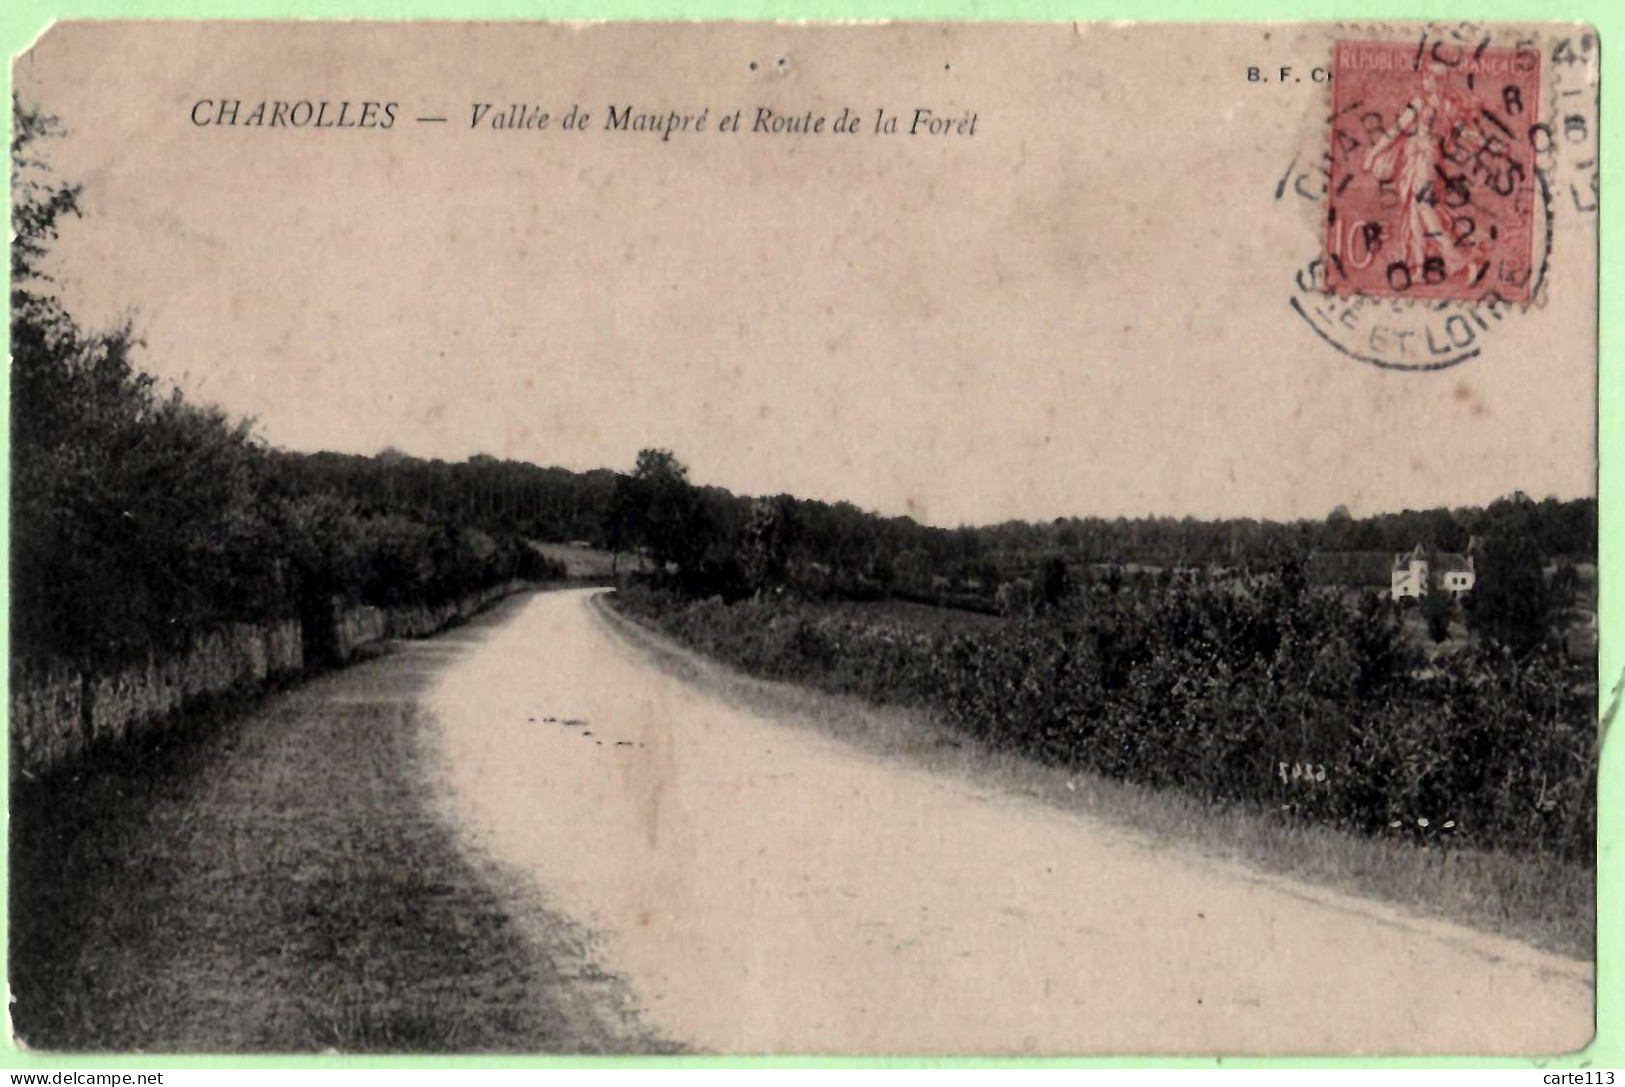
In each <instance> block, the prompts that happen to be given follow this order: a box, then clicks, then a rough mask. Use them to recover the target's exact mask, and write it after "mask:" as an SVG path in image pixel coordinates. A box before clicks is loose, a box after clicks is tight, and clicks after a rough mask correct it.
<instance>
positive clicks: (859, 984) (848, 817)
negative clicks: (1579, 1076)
mask: <svg viewBox="0 0 1625 1087" xmlns="http://www.w3.org/2000/svg"><path fill="white" fill-rule="evenodd" d="M591 595H592V591H582V592H569V593H553V594H545V595H538V596H535V597H533V598H531V599H530V600H529V601H528V602H526V603H525V604H524V605H523V606H522V607H520V608H518V609H517V610H516V612H515V614H514V615H513V617H512V618H511V619H510V620H508V621H507V622H506V623H505V624H503V625H502V626H501V627H500V628H499V629H497V630H495V631H494V633H492V634H491V635H490V637H489V638H488V639H487V640H485V641H484V642H483V643H482V644H481V645H480V646H479V647H478V649H477V650H476V651H474V652H471V653H468V654H467V655H465V656H462V657H461V658H459V659H458V660H457V661H456V662H455V663H454V664H453V665H452V666H451V667H450V668H449V669H447V670H446V671H444V672H443V673H441V674H440V676H439V679H438V681H437V683H436V684H435V686H434V687H433V688H432V690H431V691H430V693H429V694H428V696H427V698H428V704H429V706H430V708H431V709H432V710H433V714H434V717H435V719H436V720H437V721H438V724H439V734H438V744H439V749H440V755H441V760H442V761H441V772H442V774H443V776H444V780H443V782H442V784H444V785H446V786H447V787H448V788H447V791H446V795H447V796H448V797H449V799H448V804H449V805H450V806H451V808H452V809H453V812H454V815H455V818H456V820H457V821H458V823H459V824H460V825H461V827H462V828H463V829H464V831H465V833H466V835H467V838H468V840H469V841H470V842H471V843H477V845H478V847H479V848H481V849H483V850H485V851H488V852H489V854H490V855H491V856H492V857H494V858H495V859H496V860H498V861H500V862H502V863H504V864H506V865H508V866H511V868H512V869H514V870H516V871H518V872H521V873H523V874H524V875H525V876H527V877H528V878H529V879H530V880H532V881H534V885H535V888H536V889H537V890H538V891H539V892H540V894H541V895H542V896H543V898H544V899H545V900H546V901H547V902H548V903H549V904H550V905H552V906H553V907H555V908H557V909H558V910H560V911H561V912H563V913H564V914H566V915H568V916H570V917H572V918H574V919H575V920H576V921H578V922H580V923H581V924H583V925H585V926H586V927H587V928H588V929H590V930H592V931H594V932H596V933H597V934H598V936H599V942H598V943H597V945H596V946H595V948H594V955H595V957H596V958H597V960H598V961H599V963H600V964H601V965H602V966H603V967H604V968H606V969H608V970H611V971H613V972H615V973H618V974H620V975H622V976H623V977H624V978H625V979H626V981H627V982H628V983H629V984H630V986H631V989H632V991H633V993H634V994H635V996H636V998H637V1000H638V1002H639V1003H640V1004H641V1005H642V1007H643V1009H644V1014H645V1017H646V1018H647V1020H648V1022H649V1023H650V1024H651V1025H652V1026H653V1027H655V1028H656V1029H658V1030H659V1031H661V1032H662V1033H663V1034H665V1035H666V1036H668V1037H670V1038H673V1039H675V1040H677V1041H679V1042H681V1043H684V1044H686V1045H689V1046H692V1047H694V1048H696V1049H699V1050H711V1051H729V1052H799V1053H810V1052H829V1051H835V1052H849V1053H998V1052H1022V1051H1026V1052H1032V1053H1080V1054H1099V1053H1167V1052H1186V1053H1236V1052H1255V1053H1256V1052H1268V1053H1308V1052H1409V1053H1422V1052H1434V1053H1473V1052H1480V1053H1491V1052H1530V1051H1561V1050H1567V1049H1572V1048H1575V1047H1578V1046H1580V1045H1582V1044H1584V1043H1585V1042H1586V1040H1587V1039H1589V1037H1590V1035H1591V1018H1592V1013H1591V1005H1592V993H1591V969H1590V967H1589V966H1586V965H1583V964H1580V963H1576V962H1573V961H1571V960H1568V959H1563V958H1559V957H1555V956H1550V955H1546V954H1542V953H1539V952H1536V951H1533V950H1530V949H1528V948H1525V947H1523V946H1522V945H1519V944H1516V943H1513V942H1510V941H1505V940H1499V939H1496V938H1494V937H1490V936H1486V935H1483V934H1480V933H1477V932H1473V931H1470V930H1466V929H1459V928H1455V927H1452V926H1448V925H1443V924H1438V923H1432V922H1426V921H1419V920H1416V919H1411V918H1407V917H1405V916H1403V915H1401V914H1400V913H1399V912H1397V911H1394V910H1390V909H1388V908H1385V907H1382V906H1378V905H1374V904H1372V903H1369V902H1364V901H1361V900H1355V899H1350V898H1344V897H1340V896H1338V895H1336V894H1333V893H1330V892H1326V891H1322V890H1318V889H1312V888H1309V887H1305V886H1302V885H1298V884H1294V883H1290V882H1287V881H1284V880H1280V879H1274V878H1266V877H1261V876H1257V875H1254V874H1251V873H1249V872H1247V871H1244V870H1242V869H1239V868H1234V867H1229V866H1224V865H1219V864H1216V863H1213V862H1209V861H1207V860H1204V859H1202V858H1201V857H1199V856H1195V855H1193V854H1191V853H1188V852H1186V851H1184V850H1182V849H1181V848H1179V847H1178V846H1173V845H1168V846H1159V845H1156V844H1153V843H1148V842H1146V841H1143V840H1138V839H1135V838H1133V837H1130V836H1129V835H1128V834H1126V833H1124V832H1122V831H1118V830H1115V829H1113V828H1111V827H1109V826H1106V825H1103V824H1100V823H1098V822H1094V821H1090V820H1086V819H1083V818H1079V817H1077V816H1075V815H1070V814H1064V813H1060V812H1057V811H1054V810H1051V809H1047V808H1045V807H1043V806H1041V805H1038V804H1035V803H1033V802H1030V801H1024V800H1020V799H1017V798H1014V797H1010V796H1007V795H1004V794H1002V793H998V792H995V791H992V790H983V789H979V788H978V787H976V786H975V785H972V784H968V783H967V782H965V781H963V780H959V779H954V778H948V777H941V776H933V775H930V774H927V773H925V772H923V771H918V770H914V769H911V768H909V767H908V766H907V765H905V764H902V763H900V762H898V761H894V760H882V759H879V758H876V757H872V756H868V755H864V754H861V753H859V752H856V751H854V750H852V749H850V748H847V747H845V746H842V745H840V744H838V743H837V742H835V741H833V740H830V739H828V738H826V737H824V736H821V735H819V734H818V733H816V732H815V731H811V730H808V729H805V728H798V727H795V726H794V725H793V724H792V723H787V722H783V721H774V720H768V719H764V718H763V717H760V716H757V715H755V714H753V713H751V712H749V711H746V710H743V709H740V708H737V707H734V706H730V705H728V704H726V703H724V702H722V701H720V700H719V699H717V698H715V697H713V696H712V695H710V694H708V693H707V692H706V691H704V690H703V689H701V688H700V687H698V686H695V685H693V684H690V683H687V682H684V681H681V680H679V679H676V678H674V677H673V676H671V675H669V674H668V673H666V672H664V671H662V670H660V668H659V667H658V666H657V665H656V664H655V663H654V662H653V661H652V660H650V659H649V658H648V657H647V655H646V654H645V653H644V651H643V650H641V649H639V648H637V647H635V646H634V645H632V644H631V643H629V642H628V641H627V640H626V639H625V638H624V637H623V636H622V635H621V634H619V633H618V632H616V631H615V630H614V629H612V628H611V626H610V624H609V623H608V622H607V621H606V620H605V619H604V618H603V617H602V616H600V615H599V614H598V613H597V611H596V609H595V608H594V606H593V605H592V604H591V602H590V596H591Z"/></svg>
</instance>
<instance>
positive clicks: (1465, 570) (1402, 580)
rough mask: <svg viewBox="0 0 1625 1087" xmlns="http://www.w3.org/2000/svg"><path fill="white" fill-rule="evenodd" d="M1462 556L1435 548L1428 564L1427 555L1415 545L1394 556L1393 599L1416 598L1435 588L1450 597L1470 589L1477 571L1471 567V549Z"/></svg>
mask: <svg viewBox="0 0 1625 1087" xmlns="http://www.w3.org/2000/svg"><path fill="white" fill-rule="evenodd" d="M1467 551H1468V553H1467V554H1465V555H1460V554H1457V553H1456V552H1454V551H1438V552H1435V553H1434V555H1433V562H1432V565H1431V566H1430V565H1429V563H1428V554H1427V552H1426V551H1424V550H1422V545H1421V544H1417V545H1416V546H1415V547H1414V548H1412V549H1411V550H1410V551H1408V552H1406V553H1404V554H1400V555H1395V556H1394V569H1393V594H1394V599H1395V600H1403V599H1405V598H1406V597H1412V598H1416V599H1420V598H1421V597H1424V596H1426V595H1427V594H1428V591H1429V590H1430V589H1439V590H1441V591H1443V592H1448V593H1449V594H1450V595H1452V596H1460V595H1461V594H1462V593H1465V592H1470V591H1471V590H1472V587H1473V584H1474V583H1475V582H1476V581H1477V580H1478V574H1477V572H1476V571H1475V570H1474V569H1473V556H1472V548H1471V547H1469V548H1468V549H1467Z"/></svg>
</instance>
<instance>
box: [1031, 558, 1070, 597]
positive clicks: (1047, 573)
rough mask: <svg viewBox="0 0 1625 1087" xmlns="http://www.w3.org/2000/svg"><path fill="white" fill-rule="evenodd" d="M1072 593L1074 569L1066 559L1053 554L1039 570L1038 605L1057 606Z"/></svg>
mask: <svg viewBox="0 0 1625 1087" xmlns="http://www.w3.org/2000/svg"><path fill="white" fill-rule="evenodd" d="M1071 595H1072V571H1071V570H1070V569H1068V568H1067V565H1066V560H1065V559H1064V558H1062V557H1061V556H1059V555H1051V556H1050V557H1049V558H1047V559H1045V560H1044V564H1043V566H1041V567H1039V570H1038V607H1040V608H1057V607H1060V605H1061V604H1062V603H1064V602H1065V601H1066V598H1067V597H1069V596H1071Z"/></svg>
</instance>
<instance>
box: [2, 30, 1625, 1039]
mask: <svg viewBox="0 0 1625 1087" xmlns="http://www.w3.org/2000/svg"><path fill="white" fill-rule="evenodd" d="M72 18H87V19H111V18H124V19H127V18H168V19H198V18H283V19H286V18H325V19H340V18H344V19H358V18H366V19H391V20H393V19H424V18H433V19H646V20H647V19H709V20H717V19H871V20H872V19H954V20H1022V21H1027V20H1060V21H1065V20H1072V19H1078V20H1091V19H1155V20H1169V21H1221V20H1222V21H1235V20H1249V21H1258V20H1300V19H1317V20H1336V19H1361V20H1373V19H1392V20H1418V19H1436V20H1474V21H1483V20H1507V21H1526V22H1532V21H1546V20H1555V19H1562V20H1573V21H1576V22H1579V21H1584V22H1588V23H1590V24H1591V25H1592V26H1593V27H1594V28H1595V29H1596V30H1597V32H1598V33H1599V34H1600V36H1601V41H1602V42H1603V43H1605V44H1606V45H1608V46H1610V47H1612V46H1615V45H1617V39H1616V35H1617V34H1619V33H1621V32H1622V31H1625V5H1621V4H1618V3H1616V2H1615V0H1578V2H1571V3H1568V4H1563V5H1553V4H1550V3H1540V2H1538V0H1476V2H1461V0H1432V2H1430V3H1427V4H1417V3H1406V2H1395V0H1341V2H1337V0H1229V2H1228V3H1222V4H1221V3H1215V2H1213V0H1208V2H1206V3H1202V2H1198V0H1151V2H1142V3H1138V4H1136V3H1130V2H1126V0H1072V2H1070V3H1060V2H1056V0H1037V2H1027V3H1022V2H1020V0H756V2H755V3H751V2H749V0H602V2H599V3H587V2H584V0H533V2H530V3H525V2H519V0H302V2H301V0H280V2H279V0H62V2H59V3H49V2H47V0H21V2H16V0H13V2H11V3H9V4H7V5H6V6H5V9H4V10H3V11H0V47H3V52H4V54H5V56H6V57H8V58H9V57H13V56H15V55H16V54H17V53H19V52H22V51H23V50H25V49H26V48H27V47H28V44H29V43H30V42H31V41H32V40H33V39H34V38H35V37H37V36H38V34H39V32H40V31H41V30H42V29H43V28H44V27H45V26H47V25H48V24H49V23H50V22H51V21H52V20H53V19H72ZM1609 51H1610V50H1609V49H1608V48H1605V49H1604V51H1603V57H1604V63H1605V64H1606V62H1607V57H1608V55H1609ZM1606 74H1607V73H1606V72H1605V75H1606ZM0 78H3V79H4V81H5V84H6V88H7V94H8V96H9V93H10V79H11V72H10V65H9V63H8V64H7V65H6V69H5V73H4V75H3V76H0ZM1620 88H1621V81H1620V80H1619V79H1617V78H1604V79H1603V81H1602V95H1603V102H1602V106H1601V119H1602V128H1603V135H1602V137H1601V140H1600V144H1599V147H1600V149H1601V152H1602V154H1603V155H1604V156H1605V159H1604V169H1605V173H1606V163H1607V162H1610V161H1612V149H1613V147H1614V143H1615V141H1616V140H1617V139H1625V136H1621V135H1620V132H1615V131H1614V129H1617V128H1619V125H1618V124H1617V123H1610V122H1611V121H1612V120H1613V119H1614V118H1616V117H1620V116H1625V113H1622V110H1625V103H1622V102H1621V93H1620ZM1620 131H1621V132H1625V129H1621V130H1620ZM1607 195H1608V192H1607V191H1606V186H1605V193H1604V197H1605V198H1604V199H1603V200H1602V201H1601V202H1600V203H1601V206H1600V218H1599V223H1598V227H1599V231H1600V238H1601V239H1602V249H1601V261H1600V264H1601V272H1602V284H1601V290H1600V294H1599V298H1600V299H1601V300H1602V302H1603V304H1602V305H1601V306H1600V307H1599V309H1600V311H1601V312H1600V314H1599V320H1600V322H1601V327H1600V356H1599V358H1600V371H1601V372H1600V375H1599V382H1600V386H1599V395H1598V405H1599V419H1598V424H1599V426H1598V436H1599V455H1600V459H1601V464H1600V472H1599V480H1598V497H1599V501H1600V506H1601V510H1600V518H1601V531H1602V539H1601V541H1600V544H1599V554H1598V561H1599V567H1600V570H1601V574H1600V577H1599V586H1600V598H1599V602H1598V622H1599V628H1600V630H1601V631H1602V640H1601V647H1600V653H1599V657H1598V663H1599V666H1600V675H1601V683H1600V685H1599V686H1600V693H1599V697H1600V699H1601V701H1602V702H1603V703H1604V704H1605V705H1606V704H1608V703H1609V702H1610V701H1611V699H1612V696H1613V690H1614V687H1615V685H1616V684H1617V683H1618V682H1619V680H1620V678H1621V663H1622V662H1621V656H1622V653H1621V643H1620V642H1616V641H1615V640H1614V636H1615V635H1616V634H1617V635H1622V636H1625V616H1622V615H1621V605H1620V594H1619V593H1617V592H1615V591H1613V590H1614V586H1615V582H1614V580H1613V576H1614V573H1615V572H1616V571H1618V570H1620V569H1622V565H1621V564H1622V562H1625V529H1622V526H1621V516H1622V513H1625V511H1622V510H1621V508H1620V499H1621V497H1622V495H1621V492H1620V474H1621V460H1622V458H1625V440H1621V433H1620V422H1621V418H1620V413H1621V410H1622V408H1625V404H1622V402H1621V395H1620V394H1621V386H1622V384H1625V358H1622V350H1625V313H1621V312H1620V311H1619V310H1618V309H1614V310H1613V311H1612V312H1611V311H1610V307H1609V305H1608V304H1607V303H1608V299H1610V298H1619V297H1621V293H1620V292H1621V285H1622V280H1625V250H1622V248H1621V246H1620V244H1619V239H1620V236H1621V231H1620V228H1621V215H1620V211H1619V205H1618V204H1616V203H1613V202H1611V201H1610V200H1608V199H1607ZM0 400H3V402H0V407H3V408H4V410H3V411H0V438H3V439H4V441H3V442H0V449H9V448H10V434H9V418H10V394H9V388H7V389H6V390H5V391H4V393H3V395H0ZM3 455H4V454H3V453H0V456H3ZM0 491H4V492H5V495H6V498H7V501H6V502H5V503H4V504H3V505H0V524H3V523H4V522H5V519H6V513H7V511H8V510H9V487H8V486H7V479H4V478H0ZM5 541H9V532H8V533H7V534H6V536H5V540H0V556H3V555H5V553H6V552H9V546H8V544H7V543H6V542H5ZM0 595H4V587H3V586H0ZM7 603H8V605H9V600H8V601H7ZM5 637H6V635H5V632H4V631H3V630H0V645H3V644H4V640H5ZM3 682H4V678H3V675H0V683H3ZM1601 709H1602V707H1599V712H1600V711H1601ZM4 758H5V745H0V761H3V760H4ZM1600 780H1601V782H1602V786H1601V789H1602V797H1601V811H1600V813H1599V840H1600V851H1601V856H1600V860H1599V865H1598V907H1599V908H1598V913H1599V925H1598V951H1599V963H1598V977H1597V1022H1598V1035H1597V1038H1596V1039H1595V1040H1594V1041H1593V1042H1592V1044H1591V1046H1590V1047H1589V1048H1587V1049H1586V1050H1585V1051H1583V1052H1581V1053H1578V1054H1569V1055H1564V1056H1558V1057H1553V1058H1549V1059H1546V1058H1517V1059H1503V1058H1478V1059H1469V1058H1450V1057H1440V1058H1414V1057H1413V1058H1387V1059H1380V1058H1352V1059H1312V1058H1280V1059H1271V1060H1261V1059H1240V1058H1238V1059H1234V1060H1231V1059H1218V1058H1208V1059H1139V1060H1136V1059H1129V1058H1122V1059H1119V1058H1113V1059H1106V1060H1057V1059H1021V1060H997V1061H994V1060H965V1059H955V1060H931V1059H924V1058H906V1057H905V1058H888V1059H872V1058H864V1059H845V1058H808V1057H800V1058H798V1057H772V1058H717V1057H681V1058H669V1057H666V1058H596V1059H588V1058H569V1057H562V1058H558V1057H555V1058H548V1057H515V1058H509V1057H479V1058H474V1057H468V1058H456V1057H450V1058H448V1057H377V1058H373V1057H368V1058H354V1057H332V1058H319V1057H287V1058H272V1057H210V1056H201V1057H199V1056H192V1057H163V1056H139V1057H136V1056H127V1057H118V1056H115V1057H78V1058H73V1057H62V1056H52V1055H45V1056H37V1055H34V1054H31V1053H25V1052H19V1051H18V1050H16V1049H15V1048H13V1047H12V1046H11V1045H10V1044H9V1042H7V1041H4V1040H0V1067H5V1068H17V1069H26V1068H38V1069H49V1070H57V1069H68V1068H80V1069H96V1068H118V1069H125V1070H132V1071H134V1070H140V1069H176V1070H180V1069H202V1068H287V1069H297V1068H560V1067H582V1066H596V1067H639V1066H644V1067H648V1066H671V1065H681V1066H689V1067H756V1068H774V1067H820V1068H842V1067H884V1066H905V1067H917V1066H948V1067H959V1068H974V1067H1003V1066H1018V1067H1046V1066H1060V1067H1098V1068H1123V1067H1165V1068H1204V1067H1205V1068H1212V1067H1216V1066H1223V1067H1248V1068H1252V1067H1265V1068H1267V1067H1282V1068H1345V1067H1354V1068H1381V1067H1421V1068H1457V1067H1471V1068H1529V1067H1533V1066H1541V1067H1550V1068H1583V1067H1593V1068H1625V981H1622V977H1625V974H1622V968H1625V855H1622V852H1621V832H1622V831H1625V796H1622V795H1621V789H1622V788H1625V740H1621V739H1619V738H1618V737H1616V738H1614V740H1613V742H1612V743H1610V744H1608V745H1606V746H1605V748H1604V751H1603V758H1602V768H1601V774H1600ZM3 866H4V860H3V858H0V871H3ZM3 956H4V943H3V941H0V962H3Z"/></svg>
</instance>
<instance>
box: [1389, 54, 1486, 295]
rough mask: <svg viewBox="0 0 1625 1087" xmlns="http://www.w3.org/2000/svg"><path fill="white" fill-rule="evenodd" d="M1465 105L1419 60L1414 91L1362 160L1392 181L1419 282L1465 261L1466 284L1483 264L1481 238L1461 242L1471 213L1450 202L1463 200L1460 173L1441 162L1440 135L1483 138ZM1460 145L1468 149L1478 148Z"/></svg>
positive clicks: (1404, 242) (1407, 256) (1439, 277)
mask: <svg viewBox="0 0 1625 1087" xmlns="http://www.w3.org/2000/svg"><path fill="white" fill-rule="evenodd" d="M1472 112H1473V110H1472V104H1471V103H1470V102H1467V101H1465V100H1463V99H1462V98H1461V97H1460V96H1458V95H1455V94H1452V93H1451V92H1450V90H1449V89H1447V88H1446V87H1445V86H1443V85H1442V82H1441V80H1440V79H1439V74H1438V72H1437V70H1436V69H1435V68H1434V66H1433V65H1431V64H1429V65H1426V66H1424V67H1423V69H1422V88H1421V93H1420V94H1419V95H1417V96H1416V97H1415V98H1412V99H1411V100H1410V102H1409V103H1407V104H1406V106H1405V108H1404V109H1403V110H1401V111H1400V114H1399V116H1398V118H1396V119H1395V121H1394V124H1393V127H1391V128H1389V129H1388V130H1387V131H1386V132H1384V133H1383V135H1382V136H1381V137H1380V138H1379V139H1378V140H1377V142H1376V143H1375V144H1373V145H1372V147H1371V148H1370V150H1368V151H1367V152H1366V154H1365V159H1364V161H1363V162H1362V165H1363V166H1364V167H1365V169H1366V170H1367V171H1369V172H1370V173H1371V174H1372V176H1374V177H1375V178H1376V179H1377V180H1378V182H1381V183H1383V184H1384V185H1385V186H1386V185H1387V184H1390V183H1391V184H1393V185H1394V186H1395V187H1396V190H1397V196H1398V199H1399V203H1398V205H1397V209H1398V212H1399V216H1398V219H1399V221H1398V231H1399V237H1398V239H1397V240H1398V243H1399V247H1400V252H1401V253H1402V254H1403V256H1404V260H1405V263H1406V264H1407V266H1408V267H1409V268H1410V269H1411V274H1412V275H1413V276H1415V277H1416V278H1417V279H1420V280H1423V281H1425V282H1429V283H1436V282H1442V281H1443V280H1446V279H1449V278H1450V277H1452V276H1454V275H1455V274H1456V273H1457V272H1459V271H1461V270H1462V269H1466V272H1467V284H1468V285H1469V286H1471V285H1473V284H1476V283H1478V282H1479V280H1481V279H1482V278H1483V277H1484V275H1485V273H1486V272H1487V271H1488V270H1489V261H1488V259H1487V258H1486V257H1485V255H1484V254H1483V252H1482V251H1481V249H1480V245H1479V244H1477V243H1475V244H1470V245H1469V244H1467V240H1468V239H1469V238H1471V237H1472V236H1473V231H1474V225H1475V224H1474V223H1473V220H1472V219H1471V218H1468V217H1465V216H1462V217H1457V216H1456V215H1453V214H1452V213H1451V210H1450V209H1451V207H1452V205H1454V206H1457V207H1460V206H1465V205H1466V204H1467V189H1466V180H1465V178H1464V177H1458V178H1451V177H1450V176H1449V174H1448V173H1447V172H1446V171H1445V170H1444V168H1443V166H1442V160H1443V159H1444V157H1445V156H1444V154H1443V153H1442V152H1443V146H1444V143H1445V140H1446V139H1447V138H1448V139H1450V140H1451V141H1452V142H1464V143H1465V142H1471V141H1476V142H1478V143H1480V144H1483V142H1484V141H1483V138H1482V137H1481V136H1480V135H1479V134H1478V133H1477V131H1476V130H1475V129H1473V128H1472V126H1471V125H1469V124H1468V123H1467V121H1468V118H1469V117H1471V115H1472ZM1464 150H1466V151H1467V152H1468V153H1469V154H1471V153H1476V151H1477V150H1478V149H1477V148H1472V147H1465V148H1464ZM1430 243H1431V246H1430ZM1430 249H1431V251H1430Z"/></svg>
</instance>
